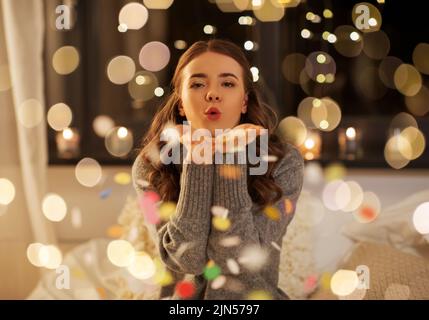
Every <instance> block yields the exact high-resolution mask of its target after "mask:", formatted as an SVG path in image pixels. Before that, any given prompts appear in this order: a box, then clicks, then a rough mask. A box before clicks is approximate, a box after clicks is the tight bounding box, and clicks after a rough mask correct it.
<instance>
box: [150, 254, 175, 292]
mask: <svg viewBox="0 0 429 320" xmlns="http://www.w3.org/2000/svg"><path fill="white" fill-rule="evenodd" d="M153 262H154V263H155V268H156V272H155V275H154V278H153V279H154V281H155V283H157V284H158V285H160V286H161V287H165V286H168V285H170V284H172V283H173V281H174V279H173V275H172V274H171V272H170V271H168V270H167V268H166V267H165V265H164V263H163V262H162V261H161V260H160V258H159V257H155V258H154V259H153Z"/></svg>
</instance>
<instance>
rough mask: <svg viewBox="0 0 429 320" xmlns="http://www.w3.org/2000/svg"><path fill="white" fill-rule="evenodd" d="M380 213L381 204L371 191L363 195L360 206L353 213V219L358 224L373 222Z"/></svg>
mask: <svg viewBox="0 0 429 320" xmlns="http://www.w3.org/2000/svg"><path fill="white" fill-rule="evenodd" d="M380 211H381V202H380V199H379V198H378V196H377V195H376V194H375V193H374V192H371V191H365V192H364V193H363V200H362V204H361V205H360V206H359V208H358V209H357V210H356V211H354V212H353V217H354V218H355V219H356V220H357V221H358V222H360V223H370V222H372V221H374V220H375V219H376V218H377V216H378V215H379V214H380Z"/></svg>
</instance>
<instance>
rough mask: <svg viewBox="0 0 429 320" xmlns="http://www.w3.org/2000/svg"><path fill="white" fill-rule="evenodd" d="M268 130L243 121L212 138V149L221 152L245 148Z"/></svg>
mask: <svg viewBox="0 0 429 320" xmlns="http://www.w3.org/2000/svg"><path fill="white" fill-rule="evenodd" d="M264 133H268V130H264V128H263V127H261V126H258V125H256V124H253V123H243V124H240V125H238V126H236V127H234V128H232V129H229V130H228V131H226V132H224V133H222V134H220V135H218V136H217V137H215V138H214V139H213V145H214V148H213V149H214V151H219V152H222V153H229V152H237V151H242V150H245V148H246V146H247V145H248V144H250V143H252V142H253V141H255V140H256V138H257V137H258V136H260V135H262V134H264Z"/></svg>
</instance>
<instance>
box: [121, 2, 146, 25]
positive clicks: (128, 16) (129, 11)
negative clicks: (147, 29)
mask: <svg viewBox="0 0 429 320" xmlns="http://www.w3.org/2000/svg"><path fill="white" fill-rule="evenodd" d="M148 17H149V12H148V10H147V9H146V7H145V6H144V5H143V4H141V3H138V2H131V3H128V4H126V5H124V6H123V7H122V9H121V11H120V12H119V24H120V25H121V24H124V25H126V26H127V29H130V30H139V29H141V28H143V26H144V25H145V24H146V22H147V19H148Z"/></svg>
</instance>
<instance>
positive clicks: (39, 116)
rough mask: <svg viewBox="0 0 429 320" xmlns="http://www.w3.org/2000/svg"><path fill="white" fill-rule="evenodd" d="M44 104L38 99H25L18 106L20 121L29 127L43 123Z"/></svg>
mask: <svg viewBox="0 0 429 320" xmlns="http://www.w3.org/2000/svg"><path fill="white" fill-rule="evenodd" d="M43 109H44V108H43V106H42V104H41V103H40V102H39V101H38V100H36V99H29V100H25V101H24V102H23V103H21V104H20V105H19V107H18V114H17V118H18V121H19V123H20V124H21V125H22V126H23V127H25V128H28V129H31V128H34V127H36V126H38V125H40V124H41V123H42V120H43V116H44V111H43Z"/></svg>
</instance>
